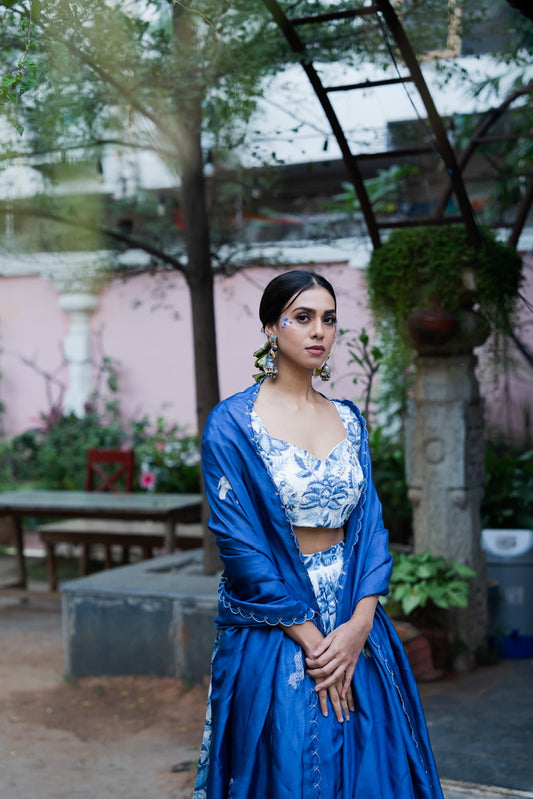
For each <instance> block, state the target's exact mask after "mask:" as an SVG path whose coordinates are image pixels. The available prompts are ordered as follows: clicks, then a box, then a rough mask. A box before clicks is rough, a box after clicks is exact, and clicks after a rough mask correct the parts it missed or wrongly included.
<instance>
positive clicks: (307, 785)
mask: <svg viewBox="0 0 533 799" xmlns="http://www.w3.org/2000/svg"><path fill="white" fill-rule="evenodd" d="M259 315H260V318H261V322H262V324H263V328H264V331H265V333H266V334H267V336H268V341H267V343H266V345H265V346H264V347H263V349H262V350H260V351H259V352H258V353H256V355H257V356H258V360H257V361H256V365H258V366H259V367H260V369H261V374H260V375H259V376H258V377H259V382H257V383H256V385H254V386H252V387H250V388H248V389H246V390H245V391H243V392H241V393H239V394H236V395H234V396H233V397H230V398H229V399H227V400H225V401H223V402H221V403H220V404H219V405H218V406H217V407H216V408H215V409H214V410H213V411H212V413H211V415H210V417H209V420H208V422H207V425H206V429H205V433H204V438H203V442H202V466H203V471H204V478H205V488H206V492H207V496H208V499H209V503H210V507H211V519H210V528H211V530H212V531H213V532H214V533H215V535H216V537H217V543H218V546H219V549H220V555H221V557H222V561H223V563H224V574H223V577H222V580H221V583H220V588H219V615H218V618H217V629H218V632H217V639H216V642H215V647H214V651H213V663H212V683H211V693H210V699H209V701H208V711H207V720H206V730H205V734H204V741H203V744H202V752H201V756H200V765H199V769H198V777H197V783H196V788H195V792H194V799H289V797H290V799H315V798H316V799H442V793H441V790H440V787H439V782H438V777H437V774H436V770H435V765H434V761H433V756H432V753H431V749H430V746H429V741H428V736H427V730H426V726H425V722H424V718H423V715H422V710H421V707H420V702H419V699H418V694H417V690H416V685H415V683H414V680H413V677H412V674H411V672H410V669H409V666H408V663H407V661H406V658H405V654H404V652H403V649H402V646H401V644H400V642H399V641H398V639H397V637H396V635H395V633H394V630H393V629H392V626H391V624H390V622H389V621H388V619H387V616H386V615H385V613H384V612H383V610H382V608H381V606H380V605H379V603H378V596H379V595H383V594H386V593H387V584H388V581H389V577H390V572H391V558H390V555H389V554H388V551H387V531H386V530H385V529H384V527H383V522H382V518H381V505H380V503H379V500H378V498H377V495H376V491H375V488H374V485H373V483H372V478H371V467H370V458H369V453H368V443H367V435H366V428H365V423H364V419H363V418H362V416H361V414H360V412H359V410H358V409H357V408H356V407H355V405H353V404H352V403H350V402H348V401H342V402H341V401H337V400H335V401H331V400H328V399H326V398H325V397H324V396H323V395H322V394H321V393H319V392H318V391H316V390H315V389H314V388H313V386H312V376H313V375H318V376H320V377H322V379H326V380H327V379H329V375H330V369H329V365H328V363H327V362H328V358H329V355H330V353H331V349H332V347H333V344H334V341H335V332H336V300H335V293H334V291H333V288H332V287H331V285H330V283H329V282H328V281H327V280H325V278H323V277H321V276H319V275H315V274H313V273H311V272H306V271H301V270H296V271H292V272H288V273H285V274H283V275H279V276H278V277H276V278H274V280H272V281H271V282H270V283H269V285H268V286H267V288H266V289H265V292H264V294H263V298H262V300H261V305H260V309H259Z"/></svg>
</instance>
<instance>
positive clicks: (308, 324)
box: [266, 286, 337, 369]
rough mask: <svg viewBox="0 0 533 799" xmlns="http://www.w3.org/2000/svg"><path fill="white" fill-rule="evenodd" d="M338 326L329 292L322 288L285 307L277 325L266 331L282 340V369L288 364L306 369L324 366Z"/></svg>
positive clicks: (279, 358)
mask: <svg viewBox="0 0 533 799" xmlns="http://www.w3.org/2000/svg"><path fill="white" fill-rule="evenodd" d="M336 325H337V315H336V311H335V302H334V300H333V297H332V296H331V294H330V293H329V291H326V289H325V288H323V287H322V286H313V287H312V288H309V289H306V290H305V291H302V293H301V294H298V295H297V296H296V297H295V298H294V299H292V300H290V302H289V303H288V305H286V306H285V310H284V311H283V313H282V315H281V317H280V319H279V320H278V323H277V325H274V326H273V327H272V328H271V327H267V329H266V332H267V334H268V335H269V336H271V335H276V336H277V338H278V357H277V362H278V368H279V366H280V365H281V364H282V363H283V362H285V361H287V362H291V363H292V364H293V365H294V366H298V367H301V368H305V369H315V368H316V367H320V366H322V364H323V363H324V361H325V360H326V358H327V357H328V355H329V354H330V352H331V348H332V347H333V342H334V340H335V332H336Z"/></svg>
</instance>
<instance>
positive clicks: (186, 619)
mask: <svg viewBox="0 0 533 799" xmlns="http://www.w3.org/2000/svg"><path fill="white" fill-rule="evenodd" d="M201 563H202V553H201V550H191V551H189V552H182V553H174V554H172V555H164V556H162V557H159V558H153V559H151V560H146V561H142V562H140V563H136V564H133V565H128V566H123V567H121V568H117V569H111V570H109V571H103V572H98V573H97V574H93V575H89V576H88V577H82V578H80V579H78V580H71V581H70V582H66V583H63V584H62V585H61V602H62V616H63V653H64V668H65V675H67V676H68V677H70V678H74V679H76V678H79V677H87V676H102V675H109V676H115V675H130V674H138V675H152V676H156V677H175V678H179V679H183V680H189V681H191V682H201V681H203V680H204V679H208V677H209V669H210V657H211V649H212V646H213V640H214V634H215V628H214V619H215V616H216V610H217V586H218V579H219V578H218V576H213V577H211V576H206V575H204V574H203V573H202V569H201Z"/></svg>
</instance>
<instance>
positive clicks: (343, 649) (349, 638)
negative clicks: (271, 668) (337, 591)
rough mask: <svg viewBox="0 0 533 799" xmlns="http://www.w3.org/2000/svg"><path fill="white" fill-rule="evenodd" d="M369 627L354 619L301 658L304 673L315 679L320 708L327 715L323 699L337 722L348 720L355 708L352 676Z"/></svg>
mask: <svg viewBox="0 0 533 799" xmlns="http://www.w3.org/2000/svg"><path fill="white" fill-rule="evenodd" d="M368 632H369V630H368V629H367V627H366V625H364V626H362V625H361V624H358V623H357V621H356V620H355V619H353V618H352V619H350V621H348V622H346V623H345V624H341V625H340V626H339V627H337V628H336V629H335V630H333V631H332V632H330V633H329V635H326V636H325V637H324V638H323V639H322V641H321V642H320V643H319V644H318V645H316V646H315V647H314V648H313V650H312V651H311V652H310V654H309V655H308V656H307V657H306V658H305V663H306V666H307V673H308V674H309V676H310V677H312V678H313V679H314V681H315V690H316V691H317V693H318V699H319V704H320V710H321V712H322V714H323V715H324V716H327V715H328V703H327V699H328V697H329V700H330V702H331V706H332V708H333V712H334V713H335V716H336V718H337V720H338V721H339V722H341V723H342V722H343V721H344V719H346V721H349V719H350V711H351V712H352V713H353V712H354V710H355V703H354V698H353V691H352V678H353V675H354V671H355V666H356V664H357V660H358V658H359V655H360V654H361V652H362V650H363V647H364V645H365V642H366V639H367V636H368Z"/></svg>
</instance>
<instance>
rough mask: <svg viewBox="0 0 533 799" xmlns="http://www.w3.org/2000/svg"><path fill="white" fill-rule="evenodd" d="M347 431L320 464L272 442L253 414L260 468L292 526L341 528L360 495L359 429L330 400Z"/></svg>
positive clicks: (338, 404) (309, 455) (282, 443)
mask: <svg viewBox="0 0 533 799" xmlns="http://www.w3.org/2000/svg"><path fill="white" fill-rule="evenodd" d="M332 402H333V403H334V405H335V407H336V408H337V411H338V413H339V416H340V417H341V419H342V422H343V424H344V427H345V429H346V438H344V439H343V440H342V441H341V442H340V443H339V444H337V446H336V447H334V448H333V449H332V451H331V452H330V453H329V455H328V456H327V458H326V459H325V460H321V459H320V458H317V457H316V455H313V454H312V453H311V452H308V451H307V450H305V449H302V448H301V447H297V446H296V445H295V444H290V443H289V442H288V441H282V440H281V439H279V438H273V437H272V436H271V435H270V433H269V432H268V430H267V429H266V428H265V426H264V425H263V423H262V421H261V419H260V418H259V416H258V415H257V414H256V413H255V411H252V414H251V424H252V430H253V433H254V435H255V436H256V439H257V443H258V445H259V450H260V452H261V455H262V458H263V460H264V462H265V465H266V467H267V469H268V471H269V473H270V476H271V478H272V480H273V481H274V483H275V485H276V488H277V490H278V492H279V497H280V499H281V502H282V503H283V506H284V508H285V511H286V513H287V515H288V517H289V519H290V521H291V522H292V524H293V525H295V526H298V527H331V528H336V527H342V525H343V524H344V522H345V521H346V519H347V518H348V516H349V515H350V513H351V512H352V511H353V510H354V508H355V507H356V505H357V503H358V501H359V497H360V496H361V492H362V489H363V482H364V478H363V472H362V469H361V465H360V463H359V450H360V446H361V425H360V423H359V420H358V419H357V417H356V416H355V414H354V413H352V411H351V410H350V408H348V407H347V406H346V405H344V404H343V403H342V402H339V401H337V400H332Z"/></svg>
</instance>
